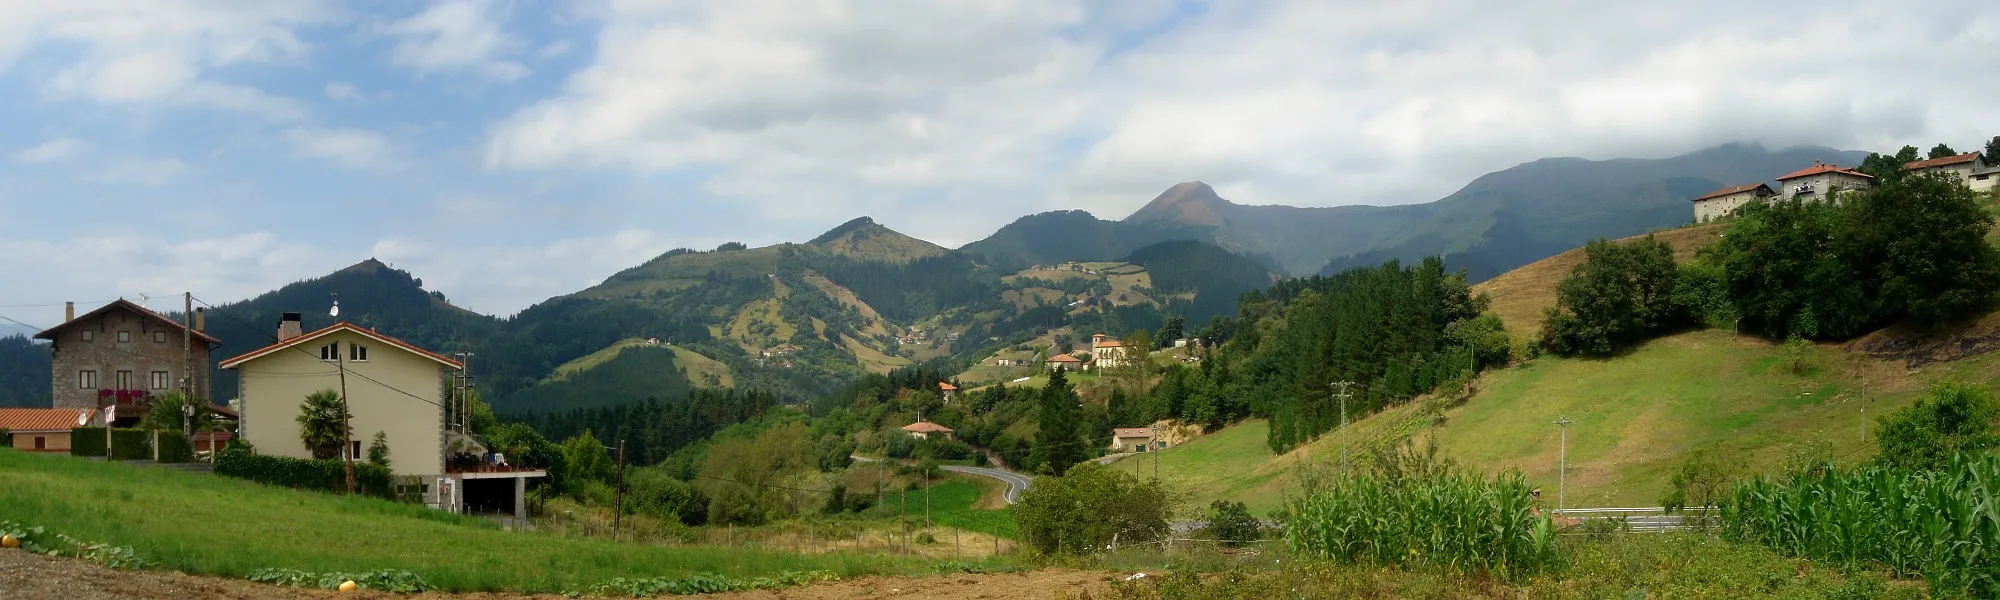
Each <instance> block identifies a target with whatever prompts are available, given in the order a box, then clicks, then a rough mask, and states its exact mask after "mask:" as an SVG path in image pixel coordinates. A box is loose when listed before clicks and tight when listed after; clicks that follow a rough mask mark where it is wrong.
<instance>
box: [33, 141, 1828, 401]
mask: <svg viewBox="0 0 2000 600" xmlns="http://www.w3.org/2000/svg"><path fill="white" fill-rule="evenodd" d="M1862 156H1864V154H1863V153H1857V152H1844V151H1838V150H1832V149H1827V148H1789V149H1785V150H1779V151H1769V150H1766V149H1764V148H1762V147H1760V146H1757V145H1754V144H1729V145H1723V146H1718V147H1714V148H1709V149H1706V150H1702V151H1699V152H1694V153H1690V154H1686V155H1682V156H1676V157H1672V158H1665V159H1616V160H1601V161H1591V160H1583V159H1577V158H1551V159H1543V160H1537V161H1534V162H1530V163H1525V164H1522V165H1519V166H1516V167H1513V168H1510V169H1507V170H1503V171H1499V172H1496V173H1492V174H1488V175H1486V176H1483V177H1480V178H1478V179H1476V180H1474V181H1472V182H1471V183H1470V184H1468V185H1466V186H1465V187H1464V188H1462V189H1460V190H1459V191H1458V192H1456V193H1453V194H1452V195H1450V196H1447V197H1445V198H1443V199H1441V200H1438V201H1436V202H1431V203H1427V204H1415V205H1405V206H1340V207H1327V208H1300V207H1291V206H1247V205H1239V204H1235V203H1232V202H1229V201H1227V200H1224V199H1223V198H1222V197H1221V196H1220V195H1218V194H1217V193H1216V191H1215V190H1214V189H1213V188H1212V187H1210V186H1209V185H1207V184H1205V183H1201V182H1198V181H1196V182H1187V183H1181V184H1178V185H1174V186H1172V187H1170V188H1168V189H1167V190H1166V191H1165V192H1163V193H1161V194H1160V195H1159V196H1158V197H1156V198H1154V199H1153V200H1152V201H1151V202H1149V203H1147V204H1146V205H1145V206H1144V207H1142V208H1140V209H1139V210H1138V211H1136V212H1134V213H1132V214H1131V215H1129V216H1127V217H1125V218H1124V219H1122V220H1118V221H1110V220H1104V219H1099V218H1097V217H1096V216H1094V215H1091V214H1090V213H1088V212H1084V211H1057V212H1048V213H1041V214H1035V215H1029V216H1025V217H1022V218H1021V219H1019V220H1016V221H1014V222H1013V223H1010V224H1008V225H1006V226H1004V227H1001V228H1000V229H999V230H998V231H996V232H994V233H993V234H992V235H990V236H988V237H987V238H985V239H981V240H979V241H976V242H972V243H970V244H967V245H965V246H964V247H961V248H958V249H955V250H954V249H948V248H944V247H940V246H938V245H936V244H932V243H930V242H926V241H923V240H921V239H917V238H914V237H911V236H908V235H904V234H902V233H899V232H896V231H894V230H891V229H889V228H887V227H884V226H882V225H881V224H879V223H876V222H875V221H874V220H873V219H870V218H867V217H861V218H857V219H854V220H851V221H848V222H846V223H843V224H841V225H840V226H838V227H835V228H833V229H831V230H829V231H827V232H826V233H825V234H822V235H820V236H818V237H815V238H813V239H811V240H809V241H807V242H804V243H784V244H776V245H772V246H764V247H758V248H751V247H748V246H746V245H743V244H737V243H731V244H724V245H722V246H719V247H717V248H715V249H711V250H694V249H686V248H682V249H676V250H673V251H670V252H667V253H665V254H662V255H660V256H658V257H655V258H653V259H651V260H648V261H646V262H645V263H642V264H640V265H637V266H634V267H632V268H629V269H626V270H624V271H621V272H618V273H616V274H613V275H612V276H610V277H608V278H606V279H605V280H604V281H603V282H602V283H600V284H598V285H595V286H592V287H590V288H588V289H584V290H579V291H577V292H575V293H571V294H566V295H562V296H557V297H554V298H550V299H548V300H545V301H543V302H540V303H537V304H535V305H534V306H531V307H529V308H527V309H525V310H523V311H521V312H520V313H519V314H517V315H515V316H513V317H511V318H506V319H501V318H495V317H491V316H486V315H481V314H478V313H474V312H472V311H467V310H464V309H461V308H459V307H457V306H455V305H453V304H451V303H450V301H449V300H448V299H447V297H446V296H445V295H444V294H443V293H442V292H441V291H432V290H426V289H425V288H424V286H423V281H422V280H421V279H418V278H417V277H416V276H415V275H414V274H411V273H408V272H405V271H399V270H396V269H392V268H390V267H388V266H387V265H384V264H382V263H381V262H379V261H376V260H374V259H369V260H366V261H363V262H361V263H358V264H356V265H354V266H351V267H348V268H346V269H342V270H340V271H337V272H334V273H331V274H328V275H325V276H322V277H317V278H312V279H307V280H302V281H299V282H297V283H293V284H290V285H287V286H285V287H283V288H280V289H278V290H274V291H272V292H268V293H266V294H263V295H260V296H258V297H256V298H251V299H249V300H244V301H241V302H236V303H232V304H228V305H223V306H218V307H215V309H214V310H212V311H211V316H210V318H209V323H210V331H211V333H213V334H215V335H216V336H217V337H219V338H221V339H223V340H224V347H223V348H221V349H219V350H218V351H216V352H215V353H214V355H215V356H216V357H218V358H223V357H228V356H233V355H235V354H238V353H241V352H244V351H248V350H250V349H254V348H257V347H260V346H262V345H265V344H268V343H270V341H271V339H272V338H271V336H272V333H273V329H274V324H275V323H276V322H277V320H278V315H279V314H281V313H284V312H303V313H305V317H306V321H307V323H306V327H307V328H308V329H311V328H314V327H317V326H322V325H326V324H329V323H330V322H331V320H332V319H331V318H330V317H326V316H324V313H323V312H322V311H321V310H320V309H321V308H322V307H323V306H324V305H325V304H326V303H327V300H328V298H329V297H330V296H329V295H330V294H332V293H338V294H339V295H340V298H341V302H342V308H343V312H344V316H343V318H344V319H346V320H350V321H354V322H356V323H359V324H361V325H364V326H368V327H372V328H376V329H378V330H381V331H383V332H385V333H388V334H390V335H394V336H397V337H401V338H404V339H406V340H408V341H411V342H413V343H416V344H418V345H421V346H424V347H426V348H429V349H432V350H435V351H439V352H445V353H454V352H471V353H473V355H474V357H473V359H472V365H473V373H474V376H475V377H476V380H477V381H478V382H479V385H480V388H481V390H482V391H484V392H485V393H486V395H487V397H488V398H490V399H491V400H492V404H493V405H494V406H495V408H496V409H498V410H501V411H503V412H516V413H522V412H544V411H551V410H572V409H577V408H584V407H590V406H602V405H608V404H616V403H620V402H624V401H628V400H631V399H638V398H644V397H654V398H657V399H661V400H669V399H673V398H676V397H679V396H680V395H682V394H684V393H685V392H686V390H688V389H690V388H694V387H719V386H738V387H756V388H763V389H769V390H772V391H776V392H779V393H780V395H781V396H782V397H784V398H787V399H790V400H799V399H804V398H808V397H811V396H813V395H816V394H819V393H824V392H826V391H828V390H830V389H832V388H833V387H835V386H838V385H839V384H841V383H842V382H845V381H847V380H850V379H852V378H853V377H856V376H858V375H859V374H860V373H863V372H868V371H875V372H882V371H886V370H889V369H893V368H897V367H903V366H908V365H913V364H917V363H923V362H931V363H932V364H933V365H934V366H939V367H941V368H947V369H950V370H963V369H965V368H966V367H969V366H972V365H975V364H979V363H982V362H991V361H987V360H986V359H988V358H990V357H996V356H999V355H1006V356H1032V355H1035V354H1037V353H1046V352H1047V351H1048V349H1049V348H1050V347H1056V346H1062V345H1065V344H1074V343H1075V342H1076V340H1077V339H1078V338H1079V337H1082V338H1087V336H1088V335H1089V334H1091V333H1094V332H1109V333H1113V334H1114V335H1119V334H1123V333H1126V332H1131V331H1139V330H1143V331H1153V330H1158V329H1160V328H1161V327H1162V326H1163V325H1164V324H1165V323H1166V322H1167V321H1168V320H1169V319H1170V318H1173V317H1179V318H1180V319H1181V320H1182V321H1183V322H1186V323H1188V324H1190V330H1191V329H1192V328H1194V327H1198V326H1199V325H1200V324H1203V323H1205V322H1206V321H1207V320H1208V319H1210V318H1211V317H1215V316H1226V315H1233V314H1234V312H1235V300H1236V298H1237V297H1238V296H1240V295H1241V294H1242V293H1244V292H1246V291H1249V290H1252V289H1258V288H1261V287H1264V286H1266V285H1269V284H1270V283H1271V282H1272V281H1273V280H1274V278H1275V277H1280V276H1306V275H1312V274H1317V273H1326V272H1334V271H1338V270H1343V269H1346V268H1351V267H1357V266H1373V265H1376V264H1380V263H1381V262H1383V261H1386V260H1389V259H1399V260H1403V261H1405V262H1408V261H1413V260H1417V259H1419V258H1421V257H1423V256H1427V255H1441V256H1443V257H1445V260H1446V262H1447V264H1448V266H1450V267H1453V268H1463V269H1465V270H1467V271H1468V275H1469V276H1470V277H1471V278H1472V279H1474V280H1481V279H1485V278H1488V277H1491V276H1493V275H1497V274H1498V273H1501V272H1504V271H1506V270H1508V269H1511V268H1513V267H1515V266H1519V265H1522V264H1526V263H1528V262H1532V261H1534V260H1537V259H1540V258H1543V257H1546V256H1549V255H1552V254H1555V253H1557V252H1561V251H1563V250H1567V249H1569V248H1572V247H1575V246H1577V245H1581V244H1582V243H1583V242H1584V241H1587V240H1589V239H1593V238H1597V237H1620V236H1625V235H1631V234H1637V233H1643V232H1645V231H1649V230H1654V229H1659V228H1665V227H1673V226H1678V225H1682V224H1685V223H1687V222H1688V221H1689V220H1690V218H1691V216H1692V209H1691V207H1690V206H1689V204H1688V201H1689V199H1691V198H1693V197H1695V196H1697V195H1700V194H1702V193H1704V192H1707V191H1710V190H1712V189H1715V188H1719V187H1722V186H1725V185H1734V184H1740V183H1746V182H1755V181H1761V180H1764V179H1767V178H1769V177H1772V176H1774V175H1776V174H1779V173H1783V172H1787V171H1791V170H1794V169H1796V168H1797V167H1798V166H1799V165H1801V164H1811V163H1812V161H1816V160H1817V161H1826V162H1831V163H1838V164H1853V163H1856V162H1858V161H1859V160H1860V159H1861V158H1862ZM14 350H15V351H16V352H15V354H21V353H22V352H28V353H29V354H32V352H31V351H30V349H29V348H28V346H25V345H23V346H21V347H19V348H14ZM4 362H5V363H7V364H0V405H6V404H10V403H11V404H16V405H29V404H34V403H35V402H36V399H41V398H46V397H47V390H46V389H40V390H36V389H29V388H32V387H34V386H35V385H42V386H46V385H47V384H46V383H45V382H46V381H47V380H48V378H47V376H46V374H47V371H48V368H49V367H48V363H47V358H46V353H45V352H44V353H43V354H42V356H41V359H40V360H39V361H36V360H8V361H4ZM37 372H39V373H40V375H39V376H37V375H36V373H37ZM996 373H998V372H997V371H996V372H988V373H985V374H986V375H992V376H999V375H997V374H996ZM970 375H971V373H970V372H968V376H970ZM1008 376H1012V375H1011V374H1010V375H1008ZM215 383H216V386H215V388H214V390H213V394H214V395H215V397H228V396H230V395H232V394H233V391H234V389H235V384H234V379H233V373H231V372H226V371H225V372H221V373H220V374H219V375H218V376H217V377H216V378H215Z"/></svg>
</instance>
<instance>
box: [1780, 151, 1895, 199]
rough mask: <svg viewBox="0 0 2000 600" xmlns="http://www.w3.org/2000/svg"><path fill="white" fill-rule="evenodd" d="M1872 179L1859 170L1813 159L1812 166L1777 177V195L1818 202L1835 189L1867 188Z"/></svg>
mask: <svg viewBox="0 0 2000 600" xmlns="http://www.w3.org/2000/svg"><path fill="white" fill-rule="evenodd" d="M1874 181H1875V178H1874V177H1870V176H1868V175H1867V174H1865V173H1862V172H1860V171H1855V170H1852V169H1842V168H1840V167H1838V166H1835V165H1829V164H1826V163H1822V162H1817V161H1815V162H1813V166H1810V167H1806V168H1804V169H1799V170H1797V171H1793V172H1791V173H1787V174H1785V175H1784V176H1783V177H1779V178H1778V184H1779V186H1778V187H1779V189H1778V195H1779V196H1780V197H1782V198H1784V199H1786V200H1791V199H1794V198H1797V199H1801V200H1805V201H1807V202H1819V201H1822V200H1826V199H1827V197H1828V196H1829V195H1830V194H1833V193H1834V192H1835V191H1836V190H1839V191H1849V192H1851V191H1856V190H1865V189H1868V188H1869V187H1870V186H1871V185H1872V184H1873V182H1874Z"/></svg>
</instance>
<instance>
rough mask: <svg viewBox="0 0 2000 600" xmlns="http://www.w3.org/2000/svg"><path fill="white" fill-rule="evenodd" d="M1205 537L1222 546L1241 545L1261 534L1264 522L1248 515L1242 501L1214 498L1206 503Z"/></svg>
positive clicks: (1252, 540)
mask: <svg viewBox="0 0 2000 600" xmlns="http://www.w3.org/2000/svg"><path fill="white" fill-rule="evenodd" d="M1206 533H1207V537H1210V538H1212V539H1214V540H1216V541H1218V542H1221V543H1222V545H1224V546H1241V545H1243V544H1246V543H1250V542H1255V541H1257V539H1258V538H1259V537H1262V536H1263V533H1264V524H1263V523H1258V522H1257V518H1256V517H1252V516H1250V509H1249V508H1247V507H1245V506H1244V505H1243V503H1242V502H1230V501H1228V500H1216V501H1215V502H1213V503H1210V504H1209V505H1208V527H1207V531H1206Z"/></svg>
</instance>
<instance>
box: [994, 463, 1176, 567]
mask: <svg viewBox="0 0 2000 600" xmlns="http://www.w3.org/2000/svg"><path fill="white" fill-rule="evenodd" d="M1011 512H1013V513H1014V521H1015V522H1017V523H1020V526H1021V537H1022V539H1023V543H1024V544H1025V545H1026V546H1027V547H1028V548H1031V549H1033V550H1034V551H1035V552H1038V553H1041V554H1043V555H1055V554H1091V553H1095V552H1099V551H1101V550H1103V549H1104V548H1105V547H1107V546H1111V545H1118V544H1132V545H1137V544H1143V543H1147V542H1156V541H1159V540H1160V539H1161V538H1164V537H1166V535H1167V533H1168V531H1169V530H1168V528H1167V521H1168V519H1171V518H1173V508H1172V505H1171V504H1170V503H1169V501H1168V498H1167V490H1166V488H1165V487H1164V486H1162V485H1161V484H1160V482H1159V481H1157V480H1145V481H1142V480H1141V479H1140V478H1138V477H1134V476H1132V474H1131V473H1126V472H1124V471H1121V470H1118V469H1113V468H1107V467H1104V466H1102V465H1099V464H1097V463H1096V462H1094V461H1087V462H1082V463H1077V465H1076V466H1074V467H1071V468H1070V469H1069V470H1068V471H1065V472H1064V473H1063V475H1062V476H1061V477H1049V476H1043V477H1036V478H1035V484H1034V485H1033V486H1031V487H1029V488H1028V491H1026V492H1022V493H1021V497H1020V499H1019V501H1018V502H1016V503H1015V504H1014V506H1013V508H1012V510H1011Z"/></svg>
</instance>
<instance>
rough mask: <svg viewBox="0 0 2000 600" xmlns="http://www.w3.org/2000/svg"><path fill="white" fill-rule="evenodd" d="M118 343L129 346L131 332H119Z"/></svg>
mask: <svg viewBox="0 0 2000 600" xmlns="http://www.w3.org/2000/svg"><path fill="white" fill-rule="evenodd" d="M118 343H120V344H130V343H132V332H130V331H120V332H118Z"/></svg>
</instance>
